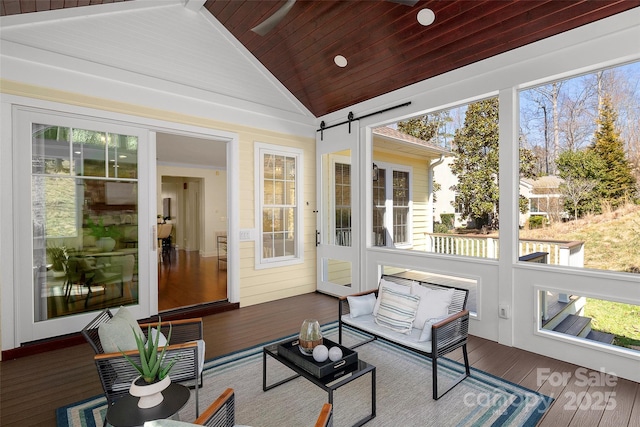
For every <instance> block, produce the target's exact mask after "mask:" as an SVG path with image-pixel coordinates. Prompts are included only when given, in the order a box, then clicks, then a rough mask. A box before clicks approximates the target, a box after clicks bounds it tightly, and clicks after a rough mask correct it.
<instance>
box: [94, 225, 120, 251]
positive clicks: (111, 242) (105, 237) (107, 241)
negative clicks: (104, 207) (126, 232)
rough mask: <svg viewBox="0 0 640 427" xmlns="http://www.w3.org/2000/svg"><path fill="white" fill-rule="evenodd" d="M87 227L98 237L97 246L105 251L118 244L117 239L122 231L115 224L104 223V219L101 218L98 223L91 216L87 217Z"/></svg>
mask: <svg viewBox="0 0 640 427" xmlns="http://www.w3.org/2000/svg"><path fill="white" fill-rule="evenodd" d="M87 227H89V230H90V234H91V235H92V236H93V237H95V238H96V246H97V247H98V248H100V249H101V250H102V251H103V252H110V251H112V250H113V248H115V246H116V240H115V239H117V238H119V237H120V231H119V230H118V229H117V228H116V227H114V226H113V225H111V226H109V225H104V219H103V218H100V221H99V222H98V224H96V223H95V222H93V220H92V219H91V218H87Z"/></svg>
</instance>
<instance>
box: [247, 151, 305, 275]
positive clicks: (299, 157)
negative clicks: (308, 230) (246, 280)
mask: <svg viewBox="0 0 640 427" xmlns="http://www.w3.org/2000/svg"><path fill="white" fill-rule="evenodd" d="M265 155H276V156H287V157H294V158H295V161H296V178H295V182H296V202H295V208H296V214H295V218H294V221H295V225H294V241H295V248H296V251H295V254H294V255H292V256H291V255H289V256H282V257H274V258H265V257H264V253H263V250H262V248H263V234H262V227H263V224H262V211H263V209H264V207H265V204H264V156H265ZM254 159H255V169H254V170H255V171H256V174H255V185H254V191H255V198H254V200H255V209H256V210H255V222H256V230H257V233H256V234H257V236H256V244H255V268H256V269H264V268H274V267H283V266H288V265H295V264H301V263H302V262H304V256H303V254H304V246H303V245H304V239H303V236H304V222H303V212H302V210H303V207H302V198H303V187H304V179H303V173H302V169H303V167H302V165H303V164H304V156H303V150H302V149H300V148H294V147H284V146H280V145H273V144H267V143H263V142H256V143H255V146H254Z"/></svg>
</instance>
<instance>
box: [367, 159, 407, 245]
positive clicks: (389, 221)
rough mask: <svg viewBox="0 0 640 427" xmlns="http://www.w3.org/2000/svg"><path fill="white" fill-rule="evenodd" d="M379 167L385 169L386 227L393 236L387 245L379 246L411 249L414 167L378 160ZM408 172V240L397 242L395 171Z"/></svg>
mask: <svg viewBox="0 0 640 427" xmlns="http://www.w3.org/2000/svg"><path fill="white" fill-rule="evenodd" d="M376 165H377V166H378V169H384V170H385V194H386V201H385V215H384V227H385V229H386V230H387V232H388V233H389V235H390V236H391V238H390V239H389V240H390V241H387V244H386V246H378V247H381V248H384V247H391V248H396V249H410V248H412V247H413V167H411V166H406V165H400V164H395V163H385V162H378V161H376ZM394 171H397V172H407V173H408V174H409V213H408V218H407V235H408V236H409V241H408V242H403V243H401V244H396V242H395V241H394V240H393V172H394Z"/></svg>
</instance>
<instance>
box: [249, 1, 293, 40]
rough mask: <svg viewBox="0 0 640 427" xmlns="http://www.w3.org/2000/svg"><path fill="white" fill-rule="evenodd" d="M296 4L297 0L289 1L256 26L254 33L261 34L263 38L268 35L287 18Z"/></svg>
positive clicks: (253, 29)
mask: <svg viewBox="0 0 640 427" xmlns="http://www.w3.org/2000/svg"><path fill="white" fill-rule="evenodd" d="M295 3H296V0H287V2H286V3H285V4H284V5H282V7H281V8H280V9H278V10H277V11H276V12H275V13H274V14H273V15H271V16H270V17H268V18H267V19H265V20H264V21H262V22H261V23H259V24H258V25H256V26H255V27H253V28H252V29H251V31H253V32H254V33H257V34H260V35H261V36H264V35H266V34H267V33H268V32H269V31H271V30H273V29H274V28H275V26H276V25H278V23H279V22H280V21H281V20H282V18H284V17H285V16H286V14H287V13H289V11H290V10H291V8H292V7H293V5H294V4H295Z"/></svg>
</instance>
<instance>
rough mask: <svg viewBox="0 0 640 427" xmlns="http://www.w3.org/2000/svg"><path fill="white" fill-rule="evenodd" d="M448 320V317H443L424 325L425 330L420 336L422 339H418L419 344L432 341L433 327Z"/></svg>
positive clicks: (428, 321) (430, 320)
mask: <svg viewBox="0 0 640 427" xmlns="http://www.w3.org/2000/svg"><path fill="white" fill-rule="evenodd" d="M446 318H447V316H443V317H439V318H437V319H429V320H427V321H426V322H425V324H424V328H423V329H422V333H421V334H420V338H418V342H424V341H431V338H432V335H433V330H432V326H433V325H435V324H436V323H438V322H440V321H442V320H444V319H446Z"/></svg>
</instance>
